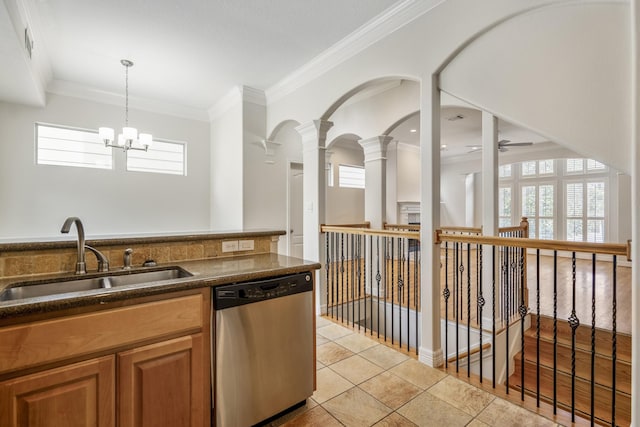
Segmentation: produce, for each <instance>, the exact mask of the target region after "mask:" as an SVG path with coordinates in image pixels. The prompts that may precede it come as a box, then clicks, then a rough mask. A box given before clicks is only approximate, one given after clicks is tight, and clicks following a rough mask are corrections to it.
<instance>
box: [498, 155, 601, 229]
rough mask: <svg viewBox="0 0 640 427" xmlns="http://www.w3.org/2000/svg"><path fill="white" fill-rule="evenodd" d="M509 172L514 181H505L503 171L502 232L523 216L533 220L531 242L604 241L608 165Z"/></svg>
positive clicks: (582, 163)
mask: <svg viewBox="0 0 640 427" xmlns="http://www.w3.org/2000/svg"><path fill="white" fill-rule="evenodd" d="M508 166H510V168H509V169H510V172H511V174H510V175H511V176H502V175H503V171H504V170H505V169H503V167H504V166H501V167H500V170H499V175H500V176H501V179H500V186H499V189H498V217H499V225H500V227H504V226H509V225H512V224H513V223H514V219H516V218H518V215H521V216H525V217H527V218H528V219H529V237H531V238H539V239H561V240H569V241H579V242H604V241H605V238H606V237H607V230H608V222H607V215H608V211H607V206H608V205H607V203H608V200H607V197H608V192H609V191H610V189H609V188H608V185H609V176H611V174H612V171H611V170H609V168H608V167H607V166H606V165H604V164H603V163H600V162H598V161H595V160H593V159H583V158H573V159H562V160H554V159H548V160H534V161H525V162H522V163H513V164H511V165H508ZM504 175H506V172H504ZM556 176H557V177H558V178H556ZM561 200H564V202H561ZM556 219H557V220H556Z"/></svg>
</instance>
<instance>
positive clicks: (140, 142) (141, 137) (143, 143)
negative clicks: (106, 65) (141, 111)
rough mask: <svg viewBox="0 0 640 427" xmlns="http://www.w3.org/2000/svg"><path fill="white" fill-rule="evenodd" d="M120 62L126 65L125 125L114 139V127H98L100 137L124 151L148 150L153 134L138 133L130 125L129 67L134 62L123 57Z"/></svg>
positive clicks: (105, 142) (109, 144) (106, 145)
mask: <svg viewBox="0 0 640 427" xmlns="http://www.w3.org/2000/svg"><path fill="white" fill-rule="evenodd" d="M120 63H121V64H122V65H124V67H125V115H124V127H123V128H122V133H120V134H118V139H117V140H114V131H113V128H108V127H101V128H99V129H98V135H99V137H100V139H101V140H102V141H104V146H105V147H115V148H121V149H122V150H124V151H127V150H141V151H147V149H148V148H149V147H150V146H151V144H153V137H152V136H151V134H149V133H140V134H138V130H137V129H136V128H132V127H129V68H130V67H133V62H132V61H129V60H128V59H122V60H120ZM114 141H115V143H114Z"/></svg>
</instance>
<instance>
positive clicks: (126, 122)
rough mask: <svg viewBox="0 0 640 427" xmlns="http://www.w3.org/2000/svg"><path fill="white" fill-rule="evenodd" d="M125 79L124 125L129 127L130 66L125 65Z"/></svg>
mask: <svg viewBox="0 0 640 427" xmlns="http://www.w3.org/2000/svg"><path fill="white" fill-rule="evenodd" d="M124 68H125V74H124V75H125V77H124V80H125V81H124V93H125V95H124V125H125V126H127V127H128V126H129V66H128V65H125V67H124Z"/></svg>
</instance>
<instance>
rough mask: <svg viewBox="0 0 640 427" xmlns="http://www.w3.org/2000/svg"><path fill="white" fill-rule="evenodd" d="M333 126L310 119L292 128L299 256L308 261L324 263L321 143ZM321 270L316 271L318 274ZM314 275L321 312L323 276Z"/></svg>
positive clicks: (323, 193) (322, 157)
mask: <svg viewBox="0 0 640 427" xmlns="http://www.w3.org/2000/svg"><path fill="white" fill-rule="evenodd" d="M331 126H333V123H331V122H329V121H326V120H314V121H311V122H309V123H305V124H303V125H300V126H298V127H297V128H296V130H297V131H298V133H299V134H300V136H302V163H303V167H304V175H303V178H302V192H303V196H302V205H303V207H302V209H303V216H302V229H303V235H304V246H303V252H302V253H303V257H304V259H306V260H309V261H317V262H320V263H323V262H324V258H325V251H324V250H323V248H324V242H323V241H322V239H321V235H320V225H321V224H324V222H325V216H326V215H325V210H326V202H327V198H326V189H327V184H326V169H325V161H326V160H325V151H326V147H325V143H326V139H327V131H328V130H329V129H330V128H331ZM321 271H322V270H320V272H321ZM320 272H318V273H317V274H316V289H317V291H318V292H316V312H317V313H321V312H322V311H321V300H320V295H324V292H323V288H324V283H323V281H322V278H323V277H324V276H323V275H322V274H321V273H320Z"/></svg>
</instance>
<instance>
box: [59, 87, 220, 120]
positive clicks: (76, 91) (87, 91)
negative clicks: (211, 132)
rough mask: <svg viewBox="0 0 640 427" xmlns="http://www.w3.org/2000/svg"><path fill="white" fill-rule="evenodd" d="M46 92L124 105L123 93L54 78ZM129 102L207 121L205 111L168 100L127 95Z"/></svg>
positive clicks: (155, 110) (174, 114)
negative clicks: (162, 100)
mask: <svg viewBox="0 0 640 427" xmlns="http://www.w3.org/2000/svg"><path fill="white" fill-rule="evenodd" d="M47 92H48V93H51V94H55V95H62V96H69V97H73V98H80V99H86V100H88V101H92V102H98V103H101V104H107V105H117V106H119V107H122V106H123V105H124V94H121V93H115V92H110V91H107V90H102V89H98V88H95V87H90V86H85V85H80V84H77V83H73V82H68V81H64V80H54V81H52V82H51V83H50V84H49V86H48V87H47ZM129 104H130V106H131V107H132V108H135V109H139V110H143V111H150V112H153V113H158V114H166V115H169V116H175V117H181V118H183V119H190V120H198V121H203V122H207V121H209V120H208V118H207V113H206V112H205V111H204V110H200V109H197V108H191V107H186V106H184V105H178V104H171V103H169V102H161V101H154V100H151V99H148V98H138V97H131V96H129Z"/></svg>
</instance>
